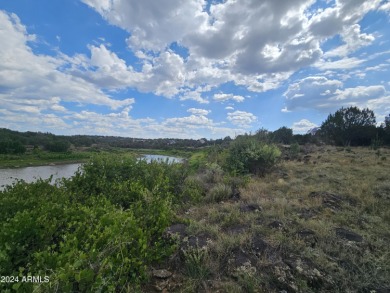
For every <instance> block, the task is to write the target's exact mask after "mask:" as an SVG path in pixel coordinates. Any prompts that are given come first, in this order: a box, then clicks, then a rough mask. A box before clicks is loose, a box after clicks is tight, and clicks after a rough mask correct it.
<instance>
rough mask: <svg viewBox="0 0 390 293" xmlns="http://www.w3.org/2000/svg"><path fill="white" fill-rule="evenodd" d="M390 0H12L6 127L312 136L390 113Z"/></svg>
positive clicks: (5, 36) (6, 0) (0, 116)
mask: <svg viewBox="0 0 390 293" xmlns="http://www.w3.org/2000/svg"><path fill="white" fill-rule="evenodd" d="M389 68H390V2H389V1H383V0H366V1H364V0H317V1H314V0H289V1H284V0H226V1H216V0H212V1H206V0H159V1H155V0H142V1H139V0H66V1H64V0H34V1H31V0H0V127H1V128H9V129H12V130H18V131H41V132H51V133H54V134H63V135H75V134H88V135H109V136H124V137H139V138H141V137H142V138H194V139H198V138H207V139H215V138H224V137H226V136H231V137H232V138H234V137H235V136H236V135H238V134H242V133H254V132H256V131H257V130H259V129H261V128H264V129H268V130H270V131H274V130H276V129H278V128H280V127H282V126H286V127H289V128H292V129H293V131H294V133H306V132H307V131H308V130H309V129H311V128H313V127H316V126H320V125H321V123H322V122H323V121H324V120H325V119H326V118H327V116H328V115H329V114H330V113H334V112H335V111H336V110H338V109H339V108H341V107H349V106H357V107H359V108H367V107H368V108H369V109H371V110H373V111H374V112H375V114H376V118H377V122H378V123H381V122H383V121H384V119H385V116H387V115H389V114H390V72H389Z"/></svg>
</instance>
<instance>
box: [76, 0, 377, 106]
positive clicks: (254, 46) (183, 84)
mask: <svg viewBox="0 0 390 293" xmlns="http://www.w3.org/2000/svg"><path fill="white" fill-rule="evenodd" d="M82 1H83V2H84V3H86V4H87V5H89V6H90V7H92V8H93V9H95V10H96V11H97V12H98V13H100V14H101V15H102V17H103V18H104V19H106V20H107V21H108V22H109V23H111V24H113V25H116V26H118V27H121V28H123V29H125V30H126V31H128V32H129V35H130V36H129V39H128V40H129V46H130V47H131V48H132V49H133V51H134V52H135V54H136V56H138V57H139V58H141V59H142V60H143V61H144V62H146V61H149V62H150V63H147V62H146V63H145V65H144V69H143V70H142V72H140V73H139V76H137V75H136V76H137V78H135V76H133V78H132V79H131V81H132V82H131V84H132V86H134V87H136V88H137V89H139V90H142V91H153V92H154V93H157V94H160V95H164V96H167V97H172V96H175V95H177V94H178V93H183V89H185V88H187V89H190V90H189V91H185V94H183V95H181V96H180V98H181V99H182V100H188V99H192V100H196V101H198V102H201V103H205V102H206V100H205V99H204V98H202V97H201V96H200V95H199V92H196V93H191V91H193V90H195V89H196V88H197V87H199V86H201V85H202V84H205V83H207V84H210V85H211V86H213V87H215V86H218V85H220V84H223V83H225V82H228V81H234V83H235V84H236V85H241V86H244V87H246V88H247V89H248V90H250V91H254V92H264V91H268V90H270V89H275V88H277V87H279V86H280V83H281V82H283V81H285V80H287V79H288V78H289V77H290V76H291V75H292V73H294V72H295V71H297V70H299V69H301V68H303V67H307V66H310V65H314V64H317V66H318V67H319V68H320V69H322V70H327V69H350V68H353V67H356V66H359V65H361V63H362V62H363V61H362V60H359V59H357V58H344V59H341V60H331V61H329V60H326V61H324V60H322V61H320V62H319V63H317V62H318V61H319V60H321V58H322V56H323V52H322V50H321V43H322V42H323V41H325V40H326V39H327V38H330V37H332V36H335V35H338V34H340V35H341V37H342V39H343V40H344V42H345V45H343V46H341V47H339V48H336V49H335V50H333V52H328V55H331V56H343V57H346V55H348V53H350V52H352V51H353V50H356V49H357V48H360V47H362V46H367V45H368V44H370V43H371V42H372V41H373V38H374V37H373V36H372V35H370V34H366V33H361V32H360V26H359V24H358V22H359V21H360V20H361V19H362V18H363V17H364V15H365V14H367V13H368V12H369V11H372V10H375V9H377V8H378V6H379V4H380V0H372V1H363V0H356V1H346V0H343V1H335V2H334V3H333V4H329V7H328V8H326V9H322V10H321V9H318V10H316V11H312V5H313V4H314V2H315V1H312V0H294V1H285V2H283V3H279V2H278V3H276V2H275V1H274V0H265V1H262V3H261V5H259V4H258V1H257V0H247V1H235V0H227V1H223V2H213V3H211V4H210V5H206V1H205V0H188V1H184V0H169V1H166V2H165V3H164V5H161V4H160V3H158V2H155V1H151V0H147V1H135V0H130V1H125V0H116V1H108V0H82ZM207 8H209V9H207ZM173 42H176V43H177V44H179V45H180V46H182V47H184V48H186V49H188V54H189V55H188V56H187V57H186V58H185V59H183V58H181V57H179V56H175V55H174V54H175V53H174V52H170V51H169V50H168V49H167V48H168V47H169V45H170V44H172V43H173ZM150 50H152V51H155V54H154V55H151V54H149V52H150ZM164 54H166V55H164ZM156 56H157V57H156ZM160 65H161V66H160ZM127 71H128V69H127ZM133 75H134V73H133ZM141 76H142V77H141ZM123 80H125V79H123ZM139 81H140V82H139ZM123 84H126V83H123Z"/></svg>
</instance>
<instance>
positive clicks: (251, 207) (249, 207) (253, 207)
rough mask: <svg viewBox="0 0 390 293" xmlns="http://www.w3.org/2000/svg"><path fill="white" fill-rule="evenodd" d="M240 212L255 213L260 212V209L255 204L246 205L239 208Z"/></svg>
mask: <svg viewBox="0 0 390 293" xmlns="http://www.w3.org/2000/svg"><path fill="white" fill-rule="evenodd" d="M240 211H241V212H243V213H247V212H257V211H261V207H260V206H259V205H258V204H256V203H252V204H246V205H241V206H240Z"/></svg>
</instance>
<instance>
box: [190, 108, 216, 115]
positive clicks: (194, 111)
mask: <svg viewBox="0 0 390 293" xmlns="http://www.w3.org/2000/svg"><path fill="white" fill-rule="evenodd" d="M187 112H190V113H192V114H194V115H199V116H207V115H208V114H210V112H211V111H210V110H205V109H197V108H190V109H188V110H187Z"/></svg>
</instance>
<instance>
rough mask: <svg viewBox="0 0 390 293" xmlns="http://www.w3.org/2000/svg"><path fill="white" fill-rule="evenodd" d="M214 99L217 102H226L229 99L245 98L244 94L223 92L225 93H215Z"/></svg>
mask: <svg viewBox="0 0 390 293" xmlns="http://www.w3.org/2000/svg"><path fill="white" fill-rule="evenodd" d="M213 99H214V101H217V102H225V101H228V100H233V101H235V102H243V101H244V100H245V98H244V97H243V96H239V95H233V94H223V93H220V94H215V95H214V98H213Z"/></svg>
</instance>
